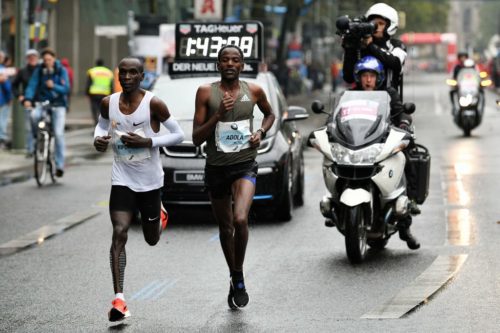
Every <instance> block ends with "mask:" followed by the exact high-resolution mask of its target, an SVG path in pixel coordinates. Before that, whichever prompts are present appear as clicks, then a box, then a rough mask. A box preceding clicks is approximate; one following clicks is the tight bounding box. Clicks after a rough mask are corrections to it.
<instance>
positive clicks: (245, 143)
mask: <svg viewBox="0 0 500 333" xmlns="http://www.w3.org/2000/svg"><path fill="white" fill-rule="evenodd" d="M251 135H252V132H251V131H250V120H248V119H247V120H240V121H232V122H220V121H219V122H218V123H217V127H216V128H215V144H216V146H217V150H218V151H222V152H224V153H236V152H239V151H240V150H242V149H245V148H248V147H250V144H249V140H250V136H251Z"/></svg>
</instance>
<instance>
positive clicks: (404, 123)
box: [353, 56, 420, 250]
mask: <svg viewBox="0 0 500 333" xmlns="http://www.w3.org/2000/svg"><path fill="white" fill-rule="evenodd" d="M353 76H354V80H355V82H356V87H355V88H354V89H353V90H365V91H372V90H386V91H387V93H388V94H389V96H390V97H391V102H390V108H391V122H392V124H393V125H394V126H397V127H399V128H401V129H403V130H405V131H407V132H410V131H411V130H410V126H411V123H412V117H411V115H409V114H407V113H405V112H404V108H403V104H402V103H401V99H400V98H399V94H398V92H397V91H396V89H395V88H393V87H387V88H384V87H383V85H382V84H383V82H384V67H383V66H382V64H381V62H380V61H379V60H378V59H377V58H375V57H372V56H366V57H363V58H362V59H361V60H359V61H358V62H357V63H356V65H355V66H354V71H353ZM405 157H406V161H407V163H406V165H407V167H405V175H406V178H407V179H408V178H410V177H412V176H413V174H412V170H411V168H410V164H409V163H408V156H407V154H406V153H405ZM408 184H409V183H408ZM407 186H408V185H407ZM409 211H410V213H411V214H414V215H416V214H420V209H419V208H418V206H417V204H416V202H415V201H414V200H412V199H411V198H410V206H409ZM411 223H412V216H411V215H410V214H408V215H407V216H406V217H404V218H403V219H401V220H399V222H398V229H399V238H400V239H401V240H404V241H406V244H407V245H408V248H410V249H412V250H416V249H418V248H420V243H419V242H418V240H417V239H416V238H415V236H413V235H412V233H411V231H410V226H411Z"/></svg>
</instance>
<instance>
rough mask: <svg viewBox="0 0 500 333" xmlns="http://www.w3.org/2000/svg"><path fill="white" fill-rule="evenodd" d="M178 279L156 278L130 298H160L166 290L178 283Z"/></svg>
mask: <svg viewBox="0 0 500 333" xmlns="http://www.w3.org/2000/svg"><path fill="white" fill-rule="evenodd" d="M177 281H178V280H177V279H175V280H168V279H167V280H164V281H159V280H155V281H153V282H151V283H149V284H148V285H146V286H145V287H144V288H142V289H140V290H139V291H138V292H136V293H135V294H134V295H132V297H131V298H130V299H131V300H154V299H158V298H159V297H160V296H161V295H162V294H163V293H164V292H165V291H166V290H168V289H170V288H172V287H173V286H174V285H175V284H176V283H177Z"/></svg>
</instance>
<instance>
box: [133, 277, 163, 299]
mask: <svg viewBox="0 0 500 333" xmlns="http://www.w3.org/2000/svg"><path fill="white" fill-rule="evenodd" d="M157 284H158V280H155V281H153V282H150V283H149V284H148V285H146V286H145V287H144V288H142V289H140V290H139V291H138V292H136V293H135V294H133V295H132V297H131V298H130V299H131V300H133V299H138V298H139V297H141V296H142V294H143V293H145V292H147V291H148V290H150V289H151V288H154V287H155V286H156V285H157Z"/></svg>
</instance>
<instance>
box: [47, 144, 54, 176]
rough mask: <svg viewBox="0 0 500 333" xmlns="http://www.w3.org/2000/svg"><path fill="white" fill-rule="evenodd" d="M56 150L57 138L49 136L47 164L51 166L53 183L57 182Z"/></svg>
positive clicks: (50, 171)
mask: <svg viewBox="0 0 500 333" xmlns="http://www.w3.org/2000/svg"><path fill="white" fill-rule="evenodd" d="M55 151H56V139H55V138H54V136H53V135H50V136H49V151H48V155H49V156H48V158H47V166H48V168H49V173H50V179H52V183H55V182H56V160H55Z"/></svg>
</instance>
